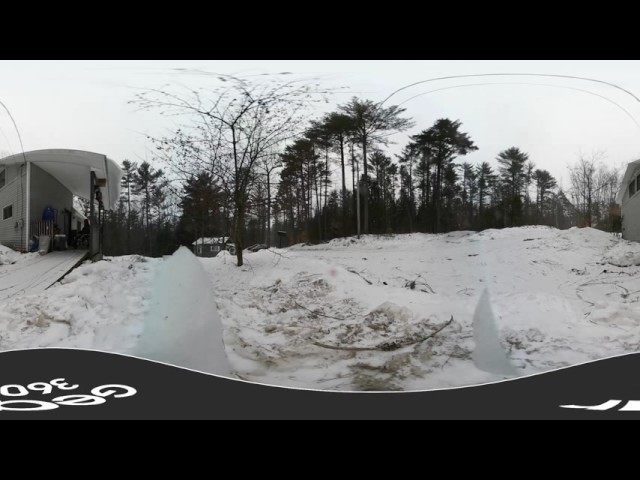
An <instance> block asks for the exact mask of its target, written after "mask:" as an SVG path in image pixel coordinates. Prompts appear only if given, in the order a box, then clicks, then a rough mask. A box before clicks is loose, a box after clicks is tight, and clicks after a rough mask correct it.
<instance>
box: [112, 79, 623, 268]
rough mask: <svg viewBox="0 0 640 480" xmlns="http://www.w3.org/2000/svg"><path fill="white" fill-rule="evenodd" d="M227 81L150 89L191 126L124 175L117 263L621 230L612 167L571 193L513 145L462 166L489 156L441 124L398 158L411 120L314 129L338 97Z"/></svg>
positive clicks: (355, 120)
mask: <svg viewBox="0 0 640 480" xmlns="http://www.w3.org/2000/svg"><path fill="white" fill-rule="evenodd" d="M217 80H218V81H219V83H221V86H219V87H217V88H214V89H212V90H210V91H206V92H203V91H189V90H187V91H185V92H182V93H173V92H170V91H155V90H154V91H152V92H145V93H142V94H140V95H139V96H138V97H137V99H136V100H135V103H137V104H138V105H139V106H140V107H141V108H144V109H159V110H160V112H161V113H163V114H165V115H170V114H177V115H180V116H181V118H186V119H187V120H186V121H184V122H183V123H182V124H181V125H180V127H179V128H177V129H176V130H175V132H174V133H173V134H171V135H169V136H165V137H162V138H150V140H151V141H152V142H153V144H154V146H155V153H156V158H155V160H156V161H157V162H160V163H162V164H163V166H165V167H166V168H165V169H163V170H154V169H153V168H152V167H151V166H150V165H149V164H148V163H147V162H144V163H142V164H141V165H140V166H137V165H136V164H132V163H131V162H123V170H124V172H125V175H124V177H123V198H122V200H121V202H120V204H119V207H118V209H117V210H116V211H114V212H111V213H110V214H109V216H108V222H110V224H111V225H110V228H109V231H111V232H112V233H110V234H109V235H110V238H109V242H107V241H106V239H105V252H106V253H107V254H121V253H134V252H135V253H144V254H148V255H162V254H166V253H171V251H172V250H174V249H175V247H176V246H177V245H179V244H183V245H189V246H190V245H191V243H192V242H193V241H194V240H195V239H196V238H199V237H201V236H223V235H230V236H231V237H232V238H233V241H234V242H235V243H236V244H237V251H238V252H239V254H238V265H242V263H243V259H242V248H243V247H245V246H246V245H249V244H252V243H267V244H273V243H274V242H275V241H276V232H277V231H284V232H286V235H287V241H288V243H297V242H304V241H308V242H319V241H327V240H330V239H332V238H335V237H341V236H348V235H355V234H359V233H363V234H367V233H374V234H389V233H409V232H428V233H442V232H448V231H452V230H481V229H485V228H504V227H515V226H522V225H550V226H555V227H557V228H568V227H571V226H575V225H578V226H593V227H597V228H602V229H605V230H615V229H617V228H619V213H618V212H617V211H616V209H615V200H614V199H615V194H616V192H617V188H618V185H619V181H620V172H619V171H618V170H617V169H613V168H610V167H606V166H605V165H604V164H603V162H602V160H603V156H602V154H594V155H592V156H591V157H587V156H584V155H583V156H581V158H580V159H579V161H578V162H577V163H575V164H574V165H572V166H570V167H569V178H570V184H571V186H570V188H569V190H568V191H567V192H565V191H564V190H563V189H562V188H561V187H560V186H559V184H558V181H557V179H555V178H554V177H553V175H551V173H550V172H549V171H547V170H545V169H542V168H537V167H536V164H535V162H534V160H532V159H530V158H529V154H528V153H527V152H525V151H523V150H522V149H521V148H519V147H517V146H509V145H505V148H504V149H503V150H502V151H500V152H496V153H493V154H492V153H488V154H487V160H485V161H481V162H480V163H478V164H471V163H470V162H468V161H466V159H465V157H466V156H467V155H468V154H470V153H472V152H476V151H478V150H479V147H478V146H477V145H476V144H475V141H474V140H473V138H472V135H471V134H470V133H469V132H466V131H464V130H465V129H464V127H463V124H462V122H461V121H460V120H452V119H449V118H441V119H438V120H437V121H435V122H434V124H433V125H431V126H429V127H428V128H426V129H424V130H422V131H420V132H419V133H417V134H415V135H412V136H411V137H409V141H408V142H407V143H406V145H403V148H402V149H401V153H400V154H397V155H392V154H390V153H389V151H388V146H389V145H390V143H391V136H392V135H393V134H395V133H398V132H404V131H406V130H408V129H409V128H412V127H414V126H415V123H414V121H413V120H412V119H411V118H408V117H406V116H405V109H404V108H401V107H399V106H383V105H381V104H378V103H375V102H373V101H371V100H368V99H361V98H357V97H353V98H352V99H350V100H349V101H347V102H345V103H343V104H341V105H338V107H337V108H336V110H335V111H332V112H328V113H325V114H324V115H322V116H321V117H320V118H317V117H316V118H315V119H313V115H314V114H313V112H314V111H315V110H316V109H315V108H314V107H315V106H316V104H317V103H318V102H321V101H326V94H327V93H329V94H330V93H331V92H327V91H326V90H323V89H321V88H320V87H319V85H318V84H309V83H304V82H300V81H282V80H281V79H279V78H276V79H271V78H270V79H268V80H266V81H261V82H258V83H251V82H248V81H247V80H246V79H241V78H236V77H230V76H218V77H217ZM492 157H493V158H492ZM168 178H171V181H169V180H168ZM172 185H174V187H172ZM169 205H171V208H169ZM358 220H359V221H358ZM123 227H124V228H123ZM107 247H109V248H107Z"/></svg>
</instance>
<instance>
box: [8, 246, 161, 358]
mask: <svg viewBox="0 0 640 480" xmlns="http://www.w3.org/2000/svg"><path fill="white" fill-rule="evenodd" d="M34 255H37V254H34ZM158 263H159V260H157V259H148V258H144V257H140V256H137V255H131V256H123V257H111V258H108V260H107V261H102V262H96V263H91V262H87V263H85V264H84V265H81V266H80V267H78V268H76V269H75V270H73V271H72V272H71V273H69V274H68V275H67V276H66V277H65V278H63V279H62V280H61V281H60V282H59V283H56V284H55V285H53V286H52V287H50V288H49V289H47V290H45V291H43V292H40V293H37V294H28V293H27V294H21V295H17V296H14V297H11V298H9V299H6V300H3V301H1V302H0V349H2V350H9V349H18V348H36V347H72V348H88V349H96V350H105V351H112V352H119V353H131V351H132V349H133V348H134V347H135V345H136V343H137V341H138V336H139V335H140V333H141V332H142V326H143V319H144V313H145V312H146V309H147V307H148V303H149V297H150V285H151V283H152V278H153V274H154V273H155V267H156V265H157V264H158Z"/></svg>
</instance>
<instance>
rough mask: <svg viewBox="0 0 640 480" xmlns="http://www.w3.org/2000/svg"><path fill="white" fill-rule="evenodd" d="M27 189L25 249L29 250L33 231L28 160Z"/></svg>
mask: <svg viewBox="0 0 640 480" xmlns="http://www.w3.org/2000/svg"><path fill="white" fill-rule="evenodd" d="M26 175H27V188H26V189H25V192H26V193H25V196H26V197H25V199H24V202H25V206H26V208H25V214H24V223H25V226H24V232H25V239H24V246H25V249H27V250H28V249H29V237H30V234H31V232H30V230H31V162H30V161H28V160H27V174H26Z"/></svg>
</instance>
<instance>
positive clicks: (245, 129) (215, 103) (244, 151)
mask: <svg viewBox="0 0 640 480" xmlns="http://www.w3.org/2000/svg"><path fill="white" fill-rule="evenodd" d="M210 79H211V81H212V82H213V83H214V85H215V86H214V87H213V88H211V89H204V88H201V89H187V88H185V87H179V86H176V87H174V88H172V87H167V88H166V89H162V90H157V89H153V90H148V91H146V92H144V93H141V94H139V95H137V97H136V99H135V100H134V103H136V104H138V105H139V106H140V107H141V108H142V109H155V110H159V111H160V112H161V113H162V114H164V115H177V116H180V117H181V118H184V119H186V121H184V122H183V123H182V125H181V126H180V128H179V129H177V131H176V132H175V134H173V135H172V136H170V137H168V138H162V139H156V145H157V148H158V151H159V155H160V156H161V158H162V159H163V160H164V161H165V162H167V163H168V164H169V166H170V170H171V171H172V172H173V173H175V174H178V175H182V176H186V175H192V174H194V173H196V172H198V171H203V170H204V171H209V172H211V173H212V174H213V175H214V177H215V178H217V179H218V180H219V182H220V183H221V185H222V187H223V189H224V190H226V191H228V192H229V193H230V194H231V197H232V199H233V204H234V210H235V211H234V235H233V237H234V241H235V243H236V252H237V258H238V266H242V264H243V258H242V251H243V248H244V237H243V235H244V227H245V215H246V212H247V208H248V203H249V195H248V192H249V188H250V186H251V182H252V181H253V179H254V178H255V175H254V173H255V172H254V170H255V166H256V165H257V163H258V161H259V159H260V158H262V157H263V156H264V155H265V154H267V153H268V152H270V151H272V150H273V149H274V148H276V147H277V145H279V144H281V143H283V142H284V141H286V140H288V139H290V138H292V137H293V136H294V135H295V134H296V133H297V132H298V131H299V130H300V129H301V126H302V124H303V123H304V121H305V119H306V116H307V111H306V107H307V106H308V105H309V104H310V103H311V102H314V101H318V100H320V99H321V98H320V95H321V94H322V93H326V92H322V91H320V90H319V89H318V88H317V87H318V84H312V83H310V82H309V81H307V80H290V81H284V80H283V79H282V77H281V76H280V75H275V76H270V77H264V79H263V80H260V81H255V82H254V81H249V80H247V79H246V78H241V77H234V76H229V75H218V74H211V75H210Z"/></svg>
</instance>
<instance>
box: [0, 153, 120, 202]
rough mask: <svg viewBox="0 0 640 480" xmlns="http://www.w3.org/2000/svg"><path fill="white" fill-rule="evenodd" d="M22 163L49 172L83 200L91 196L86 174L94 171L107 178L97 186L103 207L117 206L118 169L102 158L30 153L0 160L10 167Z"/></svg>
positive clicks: (118, 192) (81, 154)
mask: <svg viewBox="0 0 640 480" xmlns="http://www.w3.org/2000/svg"><path fill="white" fill-rule="evenodd" d="M25 160H26V161H28V162H30V163H33V164H34V165H37V166H38V167H40V168H41V169H43V170H44V171H45V172H47V173H49V174H50V175H51V176H53V177H54V178H55V179H57V180H58V181H59V182H60V183H62V185H64V186H65V187H66V188H68V189H69V190H70V191H71V193H72V194H74V195H77V196H79V197H82V198H86V199H90V198H91V197H92V194H91V192H90V191H89V190H90V187H89V175H90V172H91V171H94V172H95V174H96V177H97V178H105V179H107V184H106V187H100V191H101V193H102V200H103V202H104V205H105V208H107V209H112V208H114V207H115V206H116V204H117V203H118V199H119V198H120V180H121V179H122V169H121V168H120V165H118V164H117V163H116V162H115V161H114V160H112V159H110V158H108V157H107V156H106V155H102V154H100V153H94V152H86V151H83V150H68V149H47V150H33V151H31V152H24V154H23V153H19V154H16V155H11V156H10V157H5V158H2V159H0V164H2V165H12V164H16V163H23V162H24V161H25Z"/></svg>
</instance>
